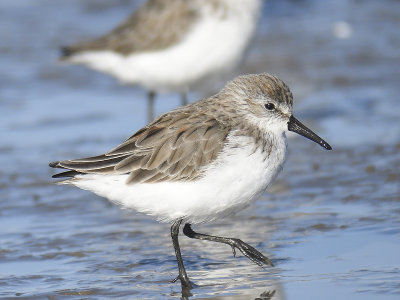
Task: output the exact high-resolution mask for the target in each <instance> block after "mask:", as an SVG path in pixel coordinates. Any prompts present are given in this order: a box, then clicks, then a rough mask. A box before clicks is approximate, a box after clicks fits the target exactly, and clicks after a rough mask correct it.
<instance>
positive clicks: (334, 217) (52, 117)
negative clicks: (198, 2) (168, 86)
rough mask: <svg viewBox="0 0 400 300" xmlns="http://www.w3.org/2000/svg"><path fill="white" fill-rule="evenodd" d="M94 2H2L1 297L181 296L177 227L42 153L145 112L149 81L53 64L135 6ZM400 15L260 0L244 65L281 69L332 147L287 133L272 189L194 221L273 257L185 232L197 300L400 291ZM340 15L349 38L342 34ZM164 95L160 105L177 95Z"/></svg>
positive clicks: (78, 152) (76, 144)
mask: <svg viewBox="0 0 400 300" xmlns="http://www.w3.org/2000/svg"><path fill="white" fill-rule="evenodd" d="M89 2H90V3H89ZM89 2H87V1H80V0H79V1H78V0H71V1H65V2H57V3H56V2H54V3H53V2H52V3H50V2H48V1H45V2H43V1H41V0H23V1H9V0H4V1H1V2H0V9H1V11H2V17H1V18H0V36H1V40H2V41H3V43H1V45H0V53H1V55H0V65H1V66H2V67H3V70H5V71H4V72H0V115H1V118H0V137H1V143H0V165H1V168H0V193H1V197H0V227H1V234H0V260H1V263H0V297H3V298H11V297H17V298H19V299H43V298H68V299H74V298H75V299H81V298H82V297H85V298H89V299H110V298H138V299H140V298H150V299H151V298H153V299H160V298H180V297H182V291H181V289H180V286H179V284H171V283H170V281H171V280H172V279H173V278H174V277H175V276H176V261H175V256H174V253H173V248H172V245H171V242H170V237H169V226H168V225H163V224H157V223H156V222H154V221H153V220H151V219H150V218H147V217H145V216H142V215H137V214H135V213H132V212H129V211H123V210H120V209H119V208H118V207H115V206H112V205H111V204H110V203H109V202H108V201H106V200H104V199H101V198H98V197H96V196H94V195H91V194H90V193H86V192H83V191H78V190H77V189H73V188H68V187H59V186H53V185H50V184H49V181H50V180H49V178H50V175H51V174H50V172H49V170H48V168H47V163H48V162H49V161H52V160H55V159H57V158H59V157H84V156H85V155H88V154H93V153H94V152H96V153H101V152H102V151H106V150H107V149H109V148H111V147H112V146H113V145H115V144H117V143H119V142H121V141H122V140H123V139H124V138H125V137H127V136H129V135H130V134H131V133H132V132H134V131H135V130H136V129H138V128H140V127H141V126H142V125H144V123H145V118H146V116H145V114H144V113H142V112H144V111H145V104H146V103H145V94H144V93H143V92H142V91H141V90H137V89H132V88H129V87H121V86H119V85H118V84H117V83H115V82H114V81H113V80H111V79H109V78H107V77H104V76H101V75H94V74H93V73H88V72H85V71H83V70H82V69H79V70H78V69H74V68H64V67H60V66H57V64H55V61H56V58H57V48H58V45H61V44H62V43H63V42H65V38H66V36H67V37H69V38H71V40H73V39H72V37H74V35H76V34H77V30H78V29H79V30H84V33H83V34H85V35H87V36H95V35H96V34H100V33H102V32H105V31H107V29H108V28H111V27H113V26H114V25H115V24H116V23H117V22H119V20H121V18H122V17H123V16H122V14H123V13H124V12H125V11H126V12H127V13H129V11H131V10H132V9H133V7H134V6H135V5H136V4H135V3H134V2H132V3H129V4H127V3H126V1H118V2H116V3H114V4H113V5H112V6H111V7H110V4H109V3H108V2H107V4H106V3H105V2H104V1H100V2H99V3H100V4H93V3H94V2H93V3H92V1H89ZM103 2H104V3H103ZM88 3H89V4H88ZM96 3H97V2H96ZM127 5H128V8H129V9H128V8H127ZM99 6H100V7H102V6H104V7H106V8H104V9H101V8H99ZM93 7H97V9H94V8H93ZM399 15H400V2H398V1H389V0H388V1H363V5H360V2H359V1H356V0H336V1H333V0H331V1H323V2H322V1H314V0H309V1H289V0H282V1H266V2H265V11H264V18H263V20H262V23H261V24H260V25H261V29H260V31H259V33H258V36H257V38H256V40H255V44H256V47H254V48H252V49H251V51H250V52H249V57H248V60H246V62H245V64H244V65H243V66H242V72H243V73H246V72H265V71H268V72H271V73H275V74H277V75H279V76H280V77H282V78H284V79H285V80H286V81H287V82H288V83H289V85H290V86H291V87H293V92H294V94H295V96H296V100H297V101H296V103H295V110H296V111H297V112H298V114H297V115H298V117H299V118H302V119H304V120H305V123H306V124H309V125H310V127H312V128H315V129H316V130H318V132H319V133H321V136H324V137H326V138H327V140H329V142H331V143H332V144H333V145H335V150H334V152H333V153H330V154H329V155H328V154H326V153H325V152H322V151H320V149H317V147H318V146H317V145H315V146H314V145H311V143H307V142H306V141H304V140H301V139H296V138H293V137H290V141H289V158H288V161H287V164H286V166H285V168H284V170H283V173H282V174H281V175H280V176H279V178H278V182H276V184H274V185H273V186H272V188H271V189H270V190H269V192H268V194H266V195H264V197H263V198H262V199H261V200H260V201H258V202H257V203H255V204H254V205H253V206H251V207H249V209H247V210H245V211H243V212H242V213H240V214H239V215H237V216H235V217H234V218H229V219H226V220H221V221H220V222H216V223H213V224H208V225H204V226H203V225H202V226H201V232H206V233H207V232H209V233H213V234H218V235H221V236H224V235H225V236H235V237H238V238H242V239H243V240H245V241H246V242H249V243H250V244H251V245H253V246H254V247H256V248H257V249H259V250H260V251H262V252H263V253H265V254H266V255H268V257H270V258H272V260H273V262H274V263H275V265H276V267H275V268H259V267H258V266H256V265H253V264H252V263H251V262H249V261H248V260H247V259H246V258H244V257H242V256H239V257H238V258H233V257H232V255H231V252H230V251H231V250H230V248H229V247H227V246H224V245H214V244H210V243H207V242H205V243H204V244H203V243H202V242H200V241H195V242H194V241H192V240H190V239H188V238H182V239H181V240H180V241H181V247H182V255H183V259H184V261H185V263H186V264H187V269H188V273H189V275H190V276H191V278H192V280H193V281H194V282H195V283H196V284H197V285H198V288H196V289H193V290H192V291H191V293H192V295H193V296H190V297H189V298H190V299H256V298H257V297H258V298H262V296H261V295H262V294H263V293H264V292H265V294H264V296H265V295H266V297H269V296H271V297H272V298H271V299H309V298H313V299H337V298H343V299H353V300H355V299H363V300H364V299H383V298H384V299H398V296H399V289H398V287H399V283H400V270H399V267H398V266H399V265H400V261H399V256H398V252H399V251H400V249H399V245H400V243H399V237H400V230H399V228H400V217H399V216H400V185H399V179H400V134H399V132H400V127H399V122H398V120H399V118H400V111H399V110H398V109H395V108H396V107H397V106H398V94H399V89H398V83H399V82H400V75H399V72H398V70H399V61H400V57H399V56H400V53H399V51H398V49H399V47H400V36H399V34H398V28H399V22H400V20H399V18H398V16H399ZM43 16H46V18H44V17H43ZM16 20H18V22H17V21H16ZM342 21H344V22H347V23H348V24H350V25H351V35H350V36H349V37H348V38H337V35H338V33H335V32H334V30H335V29H334V27H335V26H337V25H335V24H337V22H342ZM82 22H84V23H82ZM113 22H114V23H113ZM71 24H72V25H71ZM28 25H29V26H28ZM82 25H83V26H82ZM27 28H29V30H27ZM82 28H83V29H82ZM336 30H337V29H336ZM371 33H373V35H371ZM32 41H35V42H34V43H33V42H32ZM191 96H192V97H193V98H198V97H199V95H191ZM165 97H166V100H167V101H160V106H159V110H160V111H159V113H161V112H162V111H167V110H170V109H172V108H173V107H175V106H176V105H178V104H179V99H177V98H176V99H175V98H174V97H172V96H169V95H166V96H165ZM133 100H135V101H133ZM314 120H317V121H316V122H315V123H314V124H313V121H314ZM318 127H319V128H318ZM93 149H95V150H96V151H94V150H93ZM199 230H200V226H199Z"/></svg>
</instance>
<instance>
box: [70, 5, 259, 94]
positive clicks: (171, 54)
mask: <svg viewBox="0 0 400 300" xmlns="http://www.w3.org/2000/svg"><path fill="white" fill-rule="evenodd" d="M210 2H211V1H210ZM226 7H227V8H226V9H225V10H222V9H221V10H215V9H214V10H213V9H212V7H208V6H207V5H205V3H202V8H201V16H202V17H201V18H199V21H198V22H197V23H196V24H195V25H194V26H193V28H192V30H191V31H190V32H189V33H188V34H187V35H186V36H185V38H184V39H183V40H181V41H180V42H179V43H177V44H176V45H174V46H172V47H169V48H166V49H163V50H159V51H152V52H142V53H134V54H131V55H128V56H123V55H120V54H118V53H116V52H111V51H96V52H84V53H81V54H78V55H76V56H74V57H73V58H72V59H71V62H74V63H82V64H86V65H88V66H89V67H91V68H93V69H95V70H98V71H103V72H106V73H109V74H111V75H113V76H115V77H117V78H118V79H119V80H120V81H122V82H124V83H129V84H140V85H142V86H144V87H146V88H148V89H150V90H155V91H165V90H166V91H186V90H187V88H189V87H191V86H192V85H194V84H195V83H197V82H199V81H201V80H202V79H204V78H206V77H208V76H210V75H213V74H218V73H221V72H226V71H228V70H230V69H232V68H234V67H235V66H236V65H237V64H238V63H239V61H240V59H241V57H242V55H243V52H244V50H245V48H246V46H247V45H248V42H249V40H250V39H251V37H252V35H253V33H254V30H255V27H256V23H257V20H258V14H259V9H260V1H259V0H247V1H243V0H240V1H239V0H229V1H226Z"/></svg>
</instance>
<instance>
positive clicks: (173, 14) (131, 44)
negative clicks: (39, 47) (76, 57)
mask: <svg viewBox="0 0 400 300" xmlns="http://www.w3.org/2000/svg"><path fill="white" fill-rule="evenodd" d="M167 6H168V7H167ZM197 14H198V11H197V10H196V9H195V8H193V7H192V3H191V1H187V0H173V1H172V0H169V1H165V0H149V1H147V2H146V3H145V4H144V5H143V6H142V7H140V8H139V9H138V10H137V11H135V12H134V13H133V14H132V15H131V16H130V17H128V18H127V19H126V20H125V21H124V22H122V23H121V24H120V25H119V26H118V27H116V28H115V29H114V30H112V31H111V32H110V33H108V34H107V35H105V36H103V37H101V38H98V39H96V40H93V41H89V42H85V43H81V44H77V45H73V46H70V47H64V48H63V53H64V55H65V56H66V57H68V56H70V55H73V54H74V53H76V52H81V51H89V50H95V51H99V50H100V51H101V50H113V51H116V52H119V53H121V54H123V55H128V54H131V53H133V52H142V51H154V50H159V49H163V48H167V47H169V46H171V45H173V44H175V43H176V42H178V41H179V40H180V39H182V38H183V37H184V36H185V34H186V33H187V32H188V31H189V30H190V29H191V25H192V24H194V23H195V22H196V16H197ZM165 24H168V26H165Z"/></svg>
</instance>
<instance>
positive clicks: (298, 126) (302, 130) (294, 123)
mask: <svg viewBox="0 0 400 300" xmlns="http://www.w3.org/2000/svg"><path fill="white" fill-rule="evenodd" d="M288 130H289V131H293V132H296V133H298V134H300V135H302V136H304V137H306V138H308V139H310V140H312V141H314V142H316V143H317V144H319V145H320V146H321V147H324V148H325V149H326V150H332V147H331V146H330V145H329V144H328V143H327V142H325V141H324V140H323V139H321V138H320V137H319V136H318V135H316V134H315V133H314V132H312V131H311V130H310V129H308V128H307V127H306V126H304V125H303V124H302V123H301V122H300V121H299V120H297V119H296V118H295V117H293V115H292V116H290V118H289V122H288Z"/></svg>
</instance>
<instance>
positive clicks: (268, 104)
mask: <svg viewBox="0 0 400 300" xmlns="http://www.w3.org/2000/svg"><path fill="white" fill-rule="evenodd" d="M264 106H265V109H267V110H274V109H275V104H273V103H271V102H270V103H267V104H265V105H264Z"/></svg>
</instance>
